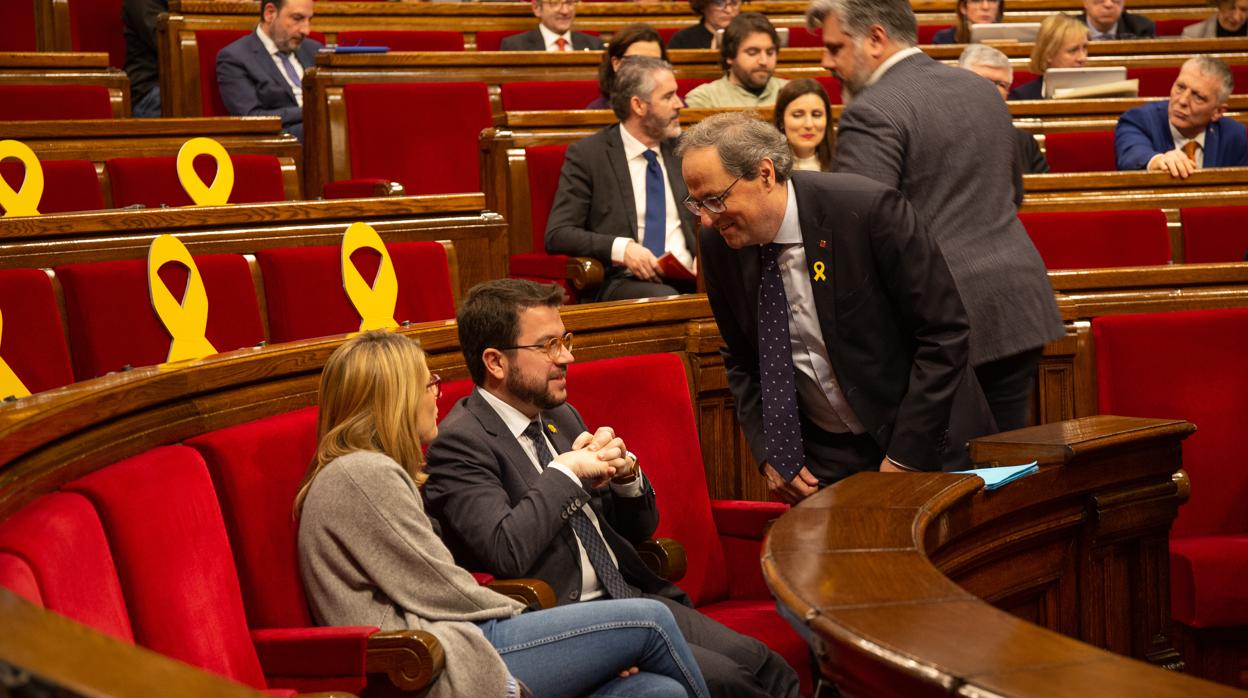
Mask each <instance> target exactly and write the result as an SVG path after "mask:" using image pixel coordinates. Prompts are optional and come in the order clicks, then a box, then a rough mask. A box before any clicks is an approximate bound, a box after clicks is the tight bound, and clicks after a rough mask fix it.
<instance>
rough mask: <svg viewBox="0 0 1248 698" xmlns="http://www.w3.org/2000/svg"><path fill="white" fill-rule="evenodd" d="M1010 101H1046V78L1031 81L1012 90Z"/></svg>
mask: <svg viewBox="0 0 1248 698" xmlns="http://www.w3.org/2000/svg"><path fill="white" fill-rule="evenodd" d="M1010 99H1044V77H1043V76H1042V77H1038V78H1036V79H1035V80H1029V81H1027V82H1025V83H1023V84H1021V85H1019V86H1018V87H1015V88H1014V89H1012V90H1010Z"/></svg>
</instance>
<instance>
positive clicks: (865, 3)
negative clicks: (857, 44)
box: [806, 0, 919, 46]
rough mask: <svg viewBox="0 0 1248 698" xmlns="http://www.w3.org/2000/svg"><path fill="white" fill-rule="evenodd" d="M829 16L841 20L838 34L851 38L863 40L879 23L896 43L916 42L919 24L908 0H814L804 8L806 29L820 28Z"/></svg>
mask: <svg viewBox="0 0 1248 698" xmlns="http://www.w3.org/2000/svg"><path fill="white" fill-rule="evenodd" d="M828 17H836V18H837V19H838V20H840V23H841V31H842V32H844V33H845V34H847V35H848V36H850V37H851V38H853V39H861V38H863V37H865V36H866V35H867V34H868V33H870V31H871V27H872V26H873V25H876V24H878V25H880V26H881V27H883V28H884V33H885V34H887V35H888V38H889V39H892V40H893V41H894V42H895V43H898V44H902V45H903V46H915V45H917V44H918V43H919V21H918V20H917V19H915V16H914V8H912V7H911V6H910V0H813V2H811V3H810V7H808V8H806V26H807V27H809V28H811V29H818V28H819V27H821V26H822V25H823V23H824V21H825V20H826V19H827V18H828Z"/></svg>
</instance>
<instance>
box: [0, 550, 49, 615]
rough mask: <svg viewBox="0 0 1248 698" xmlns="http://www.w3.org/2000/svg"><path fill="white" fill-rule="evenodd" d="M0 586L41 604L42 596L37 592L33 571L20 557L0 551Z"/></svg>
mask: <svg viewBox="0 0 1248 698" xmlns="http://www.w3.org/2000/svg"><path fill="white" fill-rule="evenodd" d="M0 587H4V588H5V589H8V590H9V591H11V592H13V593H14V594H17V595H18V596H20V597H22V598H23V599H26V600H27V601H29V602H31V603H33V604H36V605H38V606H42V605H43V597H42V596H41V595H40V594H39V584H38V583H37V582H36V581H35V573H34V572H33V571H31V569H30V565H28V564H26V561H25V560H23V559H22V558H20V557H18V556H16V555H11V554H9V553H6V552H0Z"/></svg>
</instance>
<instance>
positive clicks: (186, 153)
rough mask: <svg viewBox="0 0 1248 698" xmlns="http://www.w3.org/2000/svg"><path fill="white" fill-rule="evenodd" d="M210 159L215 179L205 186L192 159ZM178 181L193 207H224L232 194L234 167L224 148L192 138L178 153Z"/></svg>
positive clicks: (210, 140) (206, 140) (210, 141)
mask: <svg viewBox="0 0 1248 698" xmlns="http://www.w3.org/2000/svg"><path fill="white" fill-rule="evenodd" d="M200 155H211V156H212V159H213V160H216V161H217V176H215V177H213V178H212V184H211V185H205V184H204V180H202V179H200V178H199V173H198V172H196V171H195V158H196V157H198V156H200ZM178 180H179V181H180V182H182V188H183V189H185V190H186V193H187V194H188V195H189V196H190V197H191V201H194V202H195V205H196V206H224V205H226V204H228V203H229V202H230V192H232V191H234V163H233V162H231V161H230V154H229V153H227V152H225V147H224V146H222V145H221V144H220V143H218V142H216V141H214V140H212V139H211V138H192V139H191V140H189V141H187V142H186V143H183V144H182V148H181V149H180V150H178Z"/></svg>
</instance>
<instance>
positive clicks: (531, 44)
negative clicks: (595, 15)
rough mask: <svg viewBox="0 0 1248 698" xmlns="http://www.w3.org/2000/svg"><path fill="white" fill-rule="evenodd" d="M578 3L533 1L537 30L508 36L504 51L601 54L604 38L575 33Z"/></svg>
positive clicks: (563, 0)
mask: <svg viewBox="0 0 1248 698" xmlns="http://www.w3.org/2000/svg"><path fill="white" fill-rule="evenodd" d="M576 3H577V0H533V14H534V15H536V16H537V18H538V20H540V21H539V23H538V25H537V29H531V30H529V31H527V32H524V33H523V34H512V35H511V36H508V37H505V38H504V39H503V41H502V43H501V44H499V46H498V48H499V49H501V50H503V51H601V50H602V39H599V38H598V37H596V36H594V35H592V34H584V33H582V32H574V31H572V22H573V21H574V20H575V19H576Z"/></svg>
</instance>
